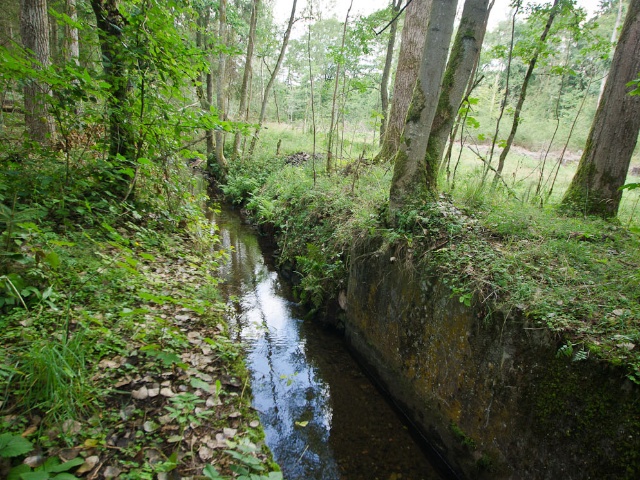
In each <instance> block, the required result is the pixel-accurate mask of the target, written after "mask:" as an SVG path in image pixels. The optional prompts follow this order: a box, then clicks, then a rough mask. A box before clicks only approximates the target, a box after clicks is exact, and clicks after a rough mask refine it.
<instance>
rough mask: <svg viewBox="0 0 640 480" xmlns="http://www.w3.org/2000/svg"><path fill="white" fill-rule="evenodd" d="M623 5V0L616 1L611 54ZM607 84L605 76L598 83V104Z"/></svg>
mask: <svg viewBox="0 0 640 480" xmlns="http://www.w3.org/2000/svg"><path fill="white" fill-rule="evenodd" d="M623 4H624V0H618V14H617V15H616V23H615V24H614V26H613V31H612V32H611V46H612V52H611V53H613V45H614V44H615V43H616V38H618V29H619V28H620V22H622V7H623ZM605 83H607V76H606V75H605V76H604V77H602V81H601V82H600V92H599V93H598V103H600V100H602V94H603V93H604V85H605Z"/></svg>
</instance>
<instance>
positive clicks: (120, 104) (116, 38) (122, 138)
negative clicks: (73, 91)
mask: <svg viewBox="0 0 640 480" xmlns="http://www.w3.org/2000/svg"><path fill="white" fill-rule="evenodd" d="M91 8H92V9H93V12H94V13H95V15H96V22H97V26H98V37H99V40H100V52H101V53H102V64H103V68H104V73H105V77H106V80H107V82H109V84H110V88H109V95H108V96H107V112H108V116H109V157H110V159H111V161H112V162H113V164H114V170H118V169H119V168H123V167H131V166H132V164H133V160H134V156H135V143H134V140H135V138H134V132H133V130H132V127H131V109H130V106H129V100H130V99H129V96H130V95H129V91H128V88H127V83H128V72H127V69H126V67H125V65H124V63H123V62H124V58H125V55H126V53H125V47H124V45H123V44H122V32H123V29H124V27H125V19H124V18H123V17H122V15H121V14H120V12H119V10H118V2H117V0H91ZM114 189H115V191H114V193H115V194H116V195H119V194H122V195H123V196H124V195H126V194H127V192H128V190H129V181H128V179H127V178H126V177H124V176H121V177H118V180H116V182H115V184H114Z"/></svg>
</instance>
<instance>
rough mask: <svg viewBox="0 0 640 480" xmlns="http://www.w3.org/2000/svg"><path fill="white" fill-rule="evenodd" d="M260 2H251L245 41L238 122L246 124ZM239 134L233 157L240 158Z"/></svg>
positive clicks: (235, 140)
mask: <svg viewBox="0 0 640 480" xmlns="http://www.w3.org/2000/svg"><path fill="white" fill-rule="evenodd" d="M259 8H260V0H253V4H252V7H251V20H250V21H249V38H248V39H247V56H246V60H245V62H244V73H243V74H242V87H241V88H240V106H239V107H238V117H239V118H238V120H240V121H244V122H246V121H247V120H248V118H247V115H246V110H247V97H248V88H249V80H250V79H251V62H252V60H253V49H254V45H255V41H256V25H257V24H258V9H259ZM240 137H241V135H240V132H238V133H236V135H235V137H234V139H233V155H234V157H236V158H239V157H240Z"/></svg>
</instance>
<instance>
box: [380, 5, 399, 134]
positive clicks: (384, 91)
mask: <svg viewBox="0 0 640 480" xmlns="http://www.w3.org/2000/svg"><path fill="white" fill-rule="evenodd" d="M401 5H402V0H391V16H392V18H395V17H396V15H397V14H398V12H399V11H400V6H401ZM397 32H398V20H397V19H396V20H393V22H392V23H391V27H390V30H389V42H388V43H387V55H386V57H385V59H384V69H383V70H382V80H381V81H380V105H381V110H382V119H381V120H380V146H382V140H383V139H384V130H385V128H386V127H387V118H388V116H389V112H388V110H389V77H390V76H391V62H392V60H393V51H394V49H395V44H396V34H397Z"/></svg>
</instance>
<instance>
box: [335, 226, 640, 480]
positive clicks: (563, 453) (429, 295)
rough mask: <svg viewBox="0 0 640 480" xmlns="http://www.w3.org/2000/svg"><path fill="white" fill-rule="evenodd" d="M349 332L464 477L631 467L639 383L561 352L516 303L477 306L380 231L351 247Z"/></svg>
mask: <svg viewBox="0 0 640 480" xmlns="http://www.w3.org/2000/svg"><path fill="white" fill-rule="evenodd" d="M351 259H352V260H351V262H350V271H349V281H348V292H347V301H346V309H347V314H346V321H345V332H346V336H347V339H348V341H349V342H350V344H351V345H352V347H353V348H354V349H355V350H356V352H357V353H358V354H359V356H361V358H362V359H364V361H365V362H366V363H367V364H368V365H369V366H370V368H372V369H373V370H374V373H375V375H377V376H378V377H379V379H380V381H381V382H382V383H383V384H384V385H385V386H386V388H387V389H388V390H389V392H390V393H391V395H392V396H393V397H394V398H395V400H396V401H397V402H398V403H399V404H400V405H402V406H403V407H404V408H405V411H406V413H407V414H408V416H409V417H410V418H411V419H412V420H413V421H414V422H415V423H416V424H417V425H418V426H419V427H420V429H421V430H422V431H423V433H425V435H426V436H427V437H428V438H429V439H430V441H431V442H432V444H433V446H434V448H435V449H437V451H438V452H440V454H441V455H442V456H443V457H444V458H446V459H447V460H448V462H449V463H450V464H451V465H452V466H453V468H454V469H455V470H456V472H457V474H458V476H460V477H461V478H469V479H471V478H492V479H503V478H504V479H507V478H508V479H511V478H513V479H521V478H528V479H538V478H540V479H555V478H565V479H572V478H576V479H578V478H580V479H583V478H636V477H637V475H638V472H640V395H639V394H640V391H639V390H640V389H638V388H637V386H635V385H633V384H632V383H631V382H629V381H628V380H627V379H626V377H625V375H624V370H623V369H622V368H618V367H613V366H611V365H609V364H605V363H604V362H600V361H598V360H596V359H592V358H588V359H586V360H583V361H580V362H572V361H571V360H570V359H567V358H557V355H556V354H557V351H558V347H559V345H560V344H561V341H562V339H561V338H560V337H559V336H557V335H554V334H552V333H551V332H550V331H548V330H546V329H540V328H538V327H536V326H534V325H530V324H529V322H528V320H527V318H526V316H525V315H524V314H523V313H522V312H520V313H517V314H511V315H504V314H501V313H499V312H498V313H493V314H491V315H490V316H488V317H485V315H484V312H482V315H479V313H480V309H478V308H476V309H474V308H468V307H465V306H464V305H463V304H461V303H460V302H459V301H458V300H457V298H452V297H451V294H450V291H449V289H448V288H447V286H446V285H444V283H443V282H442V280H441V279H439V278H438V277H437V275H435V273H434V272H435V271H436V270H435V269H433V268H429V267H428V266H427V267H416V266H415V265H414V264H412V262H411V260H410V259H404V260H400V259H401V256H400V255H399V254H398V252H397V251H395V250H394V248H393V247H389V246H387V245H385V244H384V242H383V241H382V239H381V238H369V239H367V240H366V241H363V242H360V243H359V244H358V245H356V246H354V248H353V251H352V254H351Z"/></svg>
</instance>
